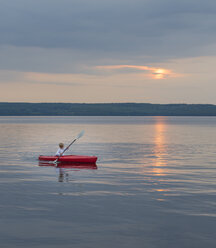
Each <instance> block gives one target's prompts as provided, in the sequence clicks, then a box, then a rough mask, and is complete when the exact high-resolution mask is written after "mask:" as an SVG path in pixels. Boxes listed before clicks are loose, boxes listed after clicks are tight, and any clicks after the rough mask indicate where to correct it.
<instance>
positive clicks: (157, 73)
mask: <svg viewBox="0 0 216 248" xmlns="http://www.w3.org/2000/svg"><path fill="white" fill-rule="evenodd" d="M96 68H97V69H106V70H119V69H125V68H126V69H128V68H129V69H136V70H138V71H147V72H151V74H148V76H149V77H150V78H152V79H165V78H167V77H177V76H180V75H177V74H176V73H174V72H172V71H171V70H168V69H164V68H160V67H158V68H156V67H150V66H140V65H105V66H96Z"/></svg>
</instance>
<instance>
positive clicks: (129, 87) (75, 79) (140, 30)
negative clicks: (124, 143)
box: [0, 0, 216, 104]
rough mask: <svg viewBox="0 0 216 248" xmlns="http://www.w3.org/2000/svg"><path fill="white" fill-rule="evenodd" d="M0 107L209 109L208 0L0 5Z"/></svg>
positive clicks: (1, 0) (215, 42) (211, 42)
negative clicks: (20, 104) (170, 106)
mask: <svg viewBox="0 0 216 248" xmlns="http://www.w3.org/2000/svg"><path fill="white" fill-rule="evenodd" d="M0 6H1V7H0V101H1V102H77V103H79V102H80V103H81V102H86V103H96V102H97V103H102V102H149V103H210V104H216V97H215V95H216V94H215V92H216V18H215V16H216V1H215V0H205V1H203V0H202V1H201V0H0Z"/></svg>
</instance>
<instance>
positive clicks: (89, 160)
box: [38, 155, 97, 164]
mask: <svg viewBox="0 0 216 248" xmlns="http://www.w3.org/2000/svg"><path fill="white" fill-rule="evenodd" d="M57 158H58V157H57V156H42V155H41V156H39V157H38V160H39V161H55V160H56V159H57ZM96 161H97V157H95V156H82V155H66V156H62V157H60V158H59V159H58V162H63V163H82V164H95V163H96Z"/></svg>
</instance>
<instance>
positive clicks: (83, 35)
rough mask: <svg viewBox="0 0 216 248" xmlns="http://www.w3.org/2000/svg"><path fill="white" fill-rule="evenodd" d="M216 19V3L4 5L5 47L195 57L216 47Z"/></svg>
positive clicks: (0, 34) (46, 1)
mask: <svg viewBox="0 0 216 248" xmlns="http://www.w3.org/2000/svg"><path fill="white" fill-rule="evenodd" d="M215 14H216V2H215V1H212V0H207V1H204V2H203V1H201V0H190V1H186V0H182V1H173V0H163V1H161V0H153V1H149V0H143V1H140V0H134V1H128V0H115V1H114V0H109V1H108V0H104V1H99V0H91V1H89V0H79V1H78V0H71V1H69V0H61V1H57V0H43V1H42V0H37V1H35V0H19V1H14V0H7V1H6V0H2V1H1V9H0V23H1V24H0V44H1V45H12V46H23V47H41V48H64V49H75V50H82V51H94V52H95V54H96V53H100V52H101V51H106V52H107V55H108V54H109V53H110V52H114V51H115V52H116V53H118V56H123V54H124V53H125V52H127V55H128V56H133V55H136V56H138V55H140V54H143V55H145V56H146V55H148V56H151V57H152V56H154V57H160V56H163V57H164V58H176V57H182V56H196V55H197V53H199V55H200V53H202V49H203V48H205V47H206V46H208V45H210V44H212V43H215V38H216V37H215V36H216V35H215V28H214V27H215V25H216V19H215ZM207 37H208V38H207Z"/></svg>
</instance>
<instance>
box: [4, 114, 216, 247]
mask: <svg viewBox="0 0 216 248" xmlns="http://www.w3.org/2000/svg"><path fill="white" fill-rule="evenodd" d="M82 129H84V130H85V135H84V136H83V137H82V139H80V140H79V141H78V142H77V143H75V144H74V145H73V147H72V149H71V153H73V154H83V155H84V154H85V155H97V156H98V158H99V159H98V163H97V165H98V169H97V170H85V169H80V170H79V169H65V170H64V173H63V176H61V177H60V176H59V170H58V169H55V168H53V167H39V166H38V161H37V157H38V155H40V154H44V155H49V154H53V153H55V151H56V150H57V144H58V143H59V142H64V143H66V144H68V143H69V142H70V141H71V140H72V139H73V138H74V136H76V135H77V134H78V133H79V132H80V131H81V130H82ZM59 181H60V182H59ZM62 181H63V182H62ZM0 220H1V222H0V246H1V247H4V248H8V247H24V248H25V247H28V248H29V247H40V248H43V247H54V248H55V247H75V248H76V247H79V248H87V247H88V248H91V247H92V248H93V247H94V248H97V247H98V248H99V247H100V248H102V247H103V248H108V247H109V248H110V247H124V248H127V247H128V248H131V247H133V248H143V247H146V248H155V247H160V248H171V247H172V248H173V247H175V248H178V247H179V248H180V247H181V248H182V247H185V248H193V247H196V248H203V247H206V248H207V247H208V248H213V247H214V248H215V247H216V239H215V229H216V118H215V117H0Z"/></svg>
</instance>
